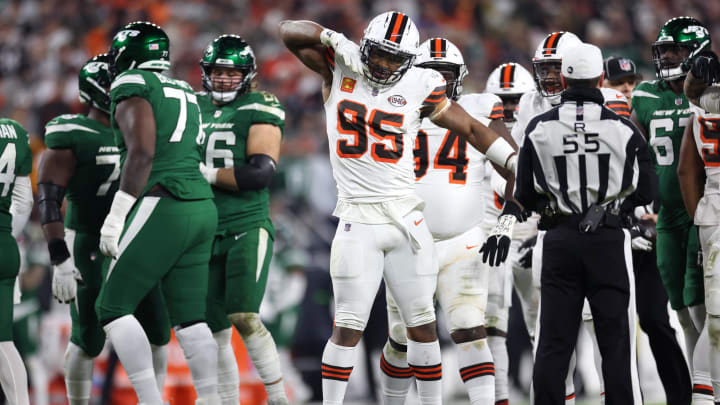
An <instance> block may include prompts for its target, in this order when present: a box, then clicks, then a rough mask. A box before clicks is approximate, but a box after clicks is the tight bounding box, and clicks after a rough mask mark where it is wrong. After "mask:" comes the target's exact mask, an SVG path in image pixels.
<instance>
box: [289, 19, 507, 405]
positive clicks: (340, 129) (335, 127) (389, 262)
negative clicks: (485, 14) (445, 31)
mask: <svg viewBox="0 0 720 405" xmlns="http://www.w3.org/2000/svg"><path fill="white" fill-rule="evenodd" d="M280 32H281V36H282V39H283V41H284V42H285V45H286V46H287V47H288V48H289V49H290V50H291V51H292V52H293V53H294V54H295V55H296V56H297V57H298V58H299V59H300V60H301V61H302V62H303V63H304V64H305V65H306V66H308V67H309V68H310V69H312V70H314V71H315V72H317V73H318V74H320V75H321V77H322V79H323V87H322V91H323V98H324V100H325V113H326V121H327V135H328V138H329V146H330V161H331V163H332V166H333V175H334V177H335V180H336V183H337V186H338V197H339V198H338V204H337V207H336V209H335V212H334V215H335V216H337V217H339V218H340V221H339V224H338V228H337V232H336V234H335V238H334V240H333V243H332V248H331V253H330V274H331V276H332V281H333V290H334V296H335V325H334V328H333V333H332V336H331V338H330V340H329V341H328V343H327V345H326V346H325V350H324V353H323V357H322V363H323V364H322V375H323V381H322V384H323V401H324V402H323V403H324V404H328V405H329V404H340V403H342V401H343V397H344V395H345V389H346V387H347V381H348V378H349V376H350V373H351V372H352V369H353V366H354V365H355V357H356V345H357V343H358V341H359V340H360V337H361V336H362V331H363V329H364V328H365V325H366V323H367V319H368V316H369V312H370V308H371V306H372V303H373V301H374V298H375V294H376V292H377V289H378V287H379V285H380V281H381V279H382V278H384V279H385V282H386V285H387V287H388V290H389V291H390V292H391V294H392V296H393V298H394V299H395V301H396V303H397V306H398V309H399V311H400V313H401V315H402V319H403V321H404V323H405V325H406V326H407V336H408V344H407V346H408V348H407V360H408V366H409V367H410V369H411V370H412V374H413V375H414V377H415V378H416V381H417V387H418V393H419V397H420V402H421V403H422V404H439V403H440V402H441V385H440V379H441V377H442V366H441V362H440V345H439V342H438V340H437V333H436V330H435V312H434V308H433V294H434V292H435V286H436V283H437V271H438V266H437V257H436V255H435V252H434V248H433V238H432V234H431V233H430V231H429V229H428V226H427V222H426V221H425V217H424V216H423V213H422V206H423V200H422V199H421V198H419V197H418V196H417V195H416V194H415V193H414V188H415V174H414V172H413V166H414V161H413V154H412V150H411V147H412V145H414V144H415V137H416V136H417V133H418V130H419V129H420V123H421V119H422V118H426V117H427V118H429V119H430V120H431V121H433V122H434V123H435V124H437V125H438V126H440V127H443V128H446V129H449V130H450V131H452V132H453V133H455V134H457V135H458V136H460V137H462V138H465V139H467V140H468V142H469V143H470V144H471V145H472V146H473V147H475V148H476V149H478V150H479V151H480V152H483V153H485V155H486V157H487V158H488V159H490V160H491V161H493V162H495V163H496V164H498V166H499V167H500V168H501V170H502V169H503V168H506V169H509V170H510V171H513V170H514V168H515V161H516V155H515V151H514V147H513V146H512V145H511V144H510V143H508V142H507V141H506V140H505V139H501V138H499V137H498V135H497V134H496V133H495V132H494V131H492V130H490V129H488V128H487V127H486V126H485V125H483V124H482V123H481V122H479V121H477V120H475V119H473V118H472V117H471V116H470V115H468V114H467V113H466V112H465V110H463V109H462V107H460V106H459V105H458V104H457V103H455V102H453V101H452V100H449V99H448V98H447V96H446V82H445V79H444V78H443V76H442V74H441V73H439V72H437V71H435V70H432V69H422V68H418V67H414V66H413V63H414V61H415V58H416V56H417V52H418V50H417V48H418V45H419V43H418V40H419V34H418V31H417V28H416V27H415V24H414V23H413V22H412V20H411V19H410V18H409V17H408V16H407V15H405V14H403V13H400V12H396V11H391V12H386V13H383V14H380V15H379V16H377V17H375V18H374V19H373V20H372V21H371V22H370V24H369V25H368V26H367V28H366V29H365V32H364V35H363V38H362V40H361V43H360V46H359V47H358V45H356V44H355V43H353V42H352V41H350V40H348V39H347V38H345V36H344V35H343V34H341V33H338V32H335V31H332V30H330V29H326V28H324V27H322V26H320V25H318V24H316V23H314V22H310V21H284V22H282V23H281V25H280ZM509 176H510V177H511V178H512V175H509ZM514 218H515V217H513V219H514ZM493 237H494V236H493Z"/></svg>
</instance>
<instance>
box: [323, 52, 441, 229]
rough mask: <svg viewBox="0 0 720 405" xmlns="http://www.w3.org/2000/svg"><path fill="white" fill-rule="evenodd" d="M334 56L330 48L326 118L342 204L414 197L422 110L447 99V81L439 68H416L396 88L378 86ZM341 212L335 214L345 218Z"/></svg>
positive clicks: (339, 203)
mask: <svg viewBox="0 0 720 405" xmlns="http://www.w3.org/2000/svg"><path fill="white" fill-rule="evenodd" d="M331 55H332V51H331V50H328V57H327V59H328V63H329V65H330V67H331V69H332V71H333V82H332V89H331V90H330V94H329V96H328V98H327V101H326V102H325V116H326V122H327V135H328V141H329V147H330V163H331V164H332V168H333V175H334V177H335V182H336V183H337V188H338V200H339V201H338V207H340V206H341V205H342V204H343V202H349V201H352V202H354V203H355V202H356V203H376V202H382V201H388V200H395V199H400V198H404V197H409V196H413V195H414V190H415V175H414V174H413V167H414V161H413V145H414V144H415V137H416V136H417V132H418V129H420V121H421V118H420V110H421V108H423V107H429V108H432V107H433V106H436V105H438V104H439V103H441V102H443V101H444V100H446V96H445V79H443V77H442V75H441V74H440V73H438V72H436V71H434V70H430V69H422V68H418V67H411V68H410V69H409V70H408V72H407V73H405V75H403V77H402V78H401V79H400V80H399V81H398V82H397V83H395V84H394V85H393V86H391V87H386V88H382V89H375V88H373V87H372V86H371V85H370V84H368V81H367V80H365V79H364V78H363V76H362V75H360V74H356V73H354V72H351V71H350V70H349V69H348V68H347V67H346V66H344V65H342V62H341V58H338V59H337V60H334V58H333V57H332V56H331ZM410 209H412V207H410ZM339 211H341V210H340V209H339V208H338V209H336V214H335V215H338V216H340V217H342V216H343V215H342V213H339ZM408 211H409V210H408Z"/></svg>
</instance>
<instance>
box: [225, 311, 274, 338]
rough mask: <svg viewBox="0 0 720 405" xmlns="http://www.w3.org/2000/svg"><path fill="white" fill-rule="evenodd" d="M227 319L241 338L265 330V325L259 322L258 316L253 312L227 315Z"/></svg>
mask: <svg viewBox="0 0 720 405" xmlns="http://www.w3.org/2000/svg"><path fill="white" fill-rule="evenodd" d="M228 319H230V322H232V324H233V325H235V328H237V331H238V333H240V336H243V337H244V336H250V335H252V334H255V333H258V332H262V331H264V330H265V325H263V323H262V321H261V320H260V314H257V313H254V312H237V313H234V314H230V315H228Z"/></svg>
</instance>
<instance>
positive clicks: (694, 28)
mask: <svg viewBox="0 0 720 405" xmlns="http://www.w3.org/2000/svg"><path fill="white" fill-rule="evenodd" d="M709 49H710V32H709V31H708V29H707V28H706V27H705V26H704V25H703V24H702V23H701V22H700V21H698V20H696V19H695V18H692V17H675V18H672V19H670V20H668V22H666V23H665V24H664V25H663V26H662V28H661V29H660V33H659V34H658V36H657V40H656V41H655V42H654V43H653V44H652V54H653V63H654V64H655V71H656V74H657V77H658V78H660V79H665V80H675V79H679V78H682V77H685V75H686V74H687V71H688V69H689V66H690V62H691V61H692V60H693V58H695V56H697V54H699V53H700V52H702V51H704V50H709ZM673 50H674V51H675V52H672V51H673ZM685 52H687V56H685V55H683V54H684V53H685ZM668 53H670V55H668ZM673 53H674V54H675V56H673V55H672V54H673Z"/></svg>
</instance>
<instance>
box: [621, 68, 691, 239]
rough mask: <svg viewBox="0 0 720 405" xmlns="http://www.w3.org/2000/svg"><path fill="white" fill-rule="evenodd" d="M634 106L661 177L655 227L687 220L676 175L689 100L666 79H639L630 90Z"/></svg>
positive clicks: (656, 169)
mask: <svg viewBox="0 0 720 405" xmlns="http://www.w3.org/2000/svg"><path fill="white" fill-rule="evenodd" d="M633 109H634V110H635V115H636V117H637V119H638V122H640V124H641V125H642V126H643V127H645V130H646V131H647V135H648V137H649V138H650V139H649V143H650V146H651V147H652V153H651V155H652V156H653V161H654V162H655V172H656V173H657V175H658V178H659V180H660V188H659V194H660V211H659V212H658V223H657V229H672V228H675V227H677V226H680V225H684V224H688V223H690V221H691V220H690V216H689V215H688V214H687V211H686V210H685V204H684V203H683V199H682V193H681V192H680V182H679V181H678V176H677V165H678V159H679V158H680V143H681V142H682V137H683V132H684V131H685V127H686V126H687V125H688V121H689V117H690V104H689V103H688V101H687V98H685V95H683V94H680V95H678V94H676V93H675V92H674V91H672V89H671V88H670V86H669V85H668V84H667V83H666V82H665V81H660V80H653V81H646V82H642V83H640V84H639V85H638V86H637V87H636V88H635V90H634V91H633Z"/></svg>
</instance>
